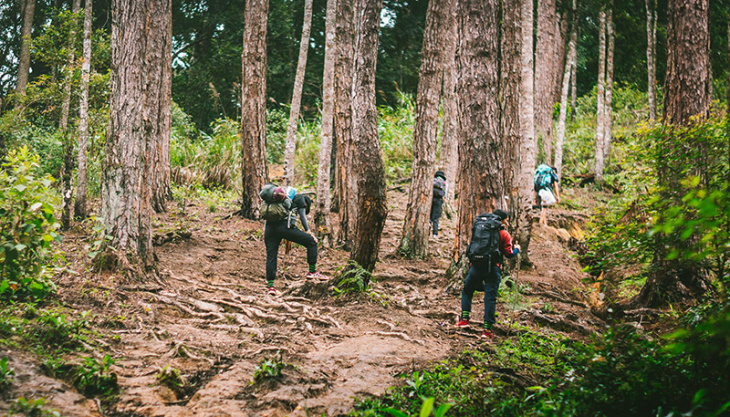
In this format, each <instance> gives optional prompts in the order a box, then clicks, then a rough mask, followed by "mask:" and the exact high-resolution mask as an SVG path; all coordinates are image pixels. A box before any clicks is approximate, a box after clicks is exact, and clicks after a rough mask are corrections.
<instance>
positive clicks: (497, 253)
mask: <svg viewBox="0 0 730 417" xmlns="http://www.w3.org/2000/svg"><path fill="white" fill-rule="evenodd" d="M508 219H509V213H507V212H506V211H504V210H500V209H496V210H494V211H493V212H492V213H484V214H480V215H478V216H477V217H476V219H474V223H473V224H472V228H471V236H472V237H471V243H469V247H468V248H467V250H466V256H467V257H468V258H469V260H470V261H471V264H470V266H469V273H468V274H467V275H466V280H464V289H463V290H462V291H461V320H459V322H458V323H456V327H468V326H469V316H470V314H471V301H472V298H473V297H474V291H484V330H483V331H482V334H481V336H480V337H481V338H482V339H486V340H491V339H492V338H494V333H493V332H492V327H493V326H494V323H495V322H496V320H495V314H494V313H495V310H496V306H497V290H499V284H500V281H501V280H502V262H503V258H505V257H506V258H512V257H513V256H515V255H517V254H518V253H519V252H520V245H517V244H515V245H512V237H511V236H510V234H509V232H507V226H508V225H509V222H508Z"/></svg>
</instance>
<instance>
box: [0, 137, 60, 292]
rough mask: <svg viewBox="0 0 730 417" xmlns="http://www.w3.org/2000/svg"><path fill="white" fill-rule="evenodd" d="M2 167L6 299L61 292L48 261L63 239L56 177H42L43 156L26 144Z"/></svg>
mask: <svg viewBox="0 0 730 417" xmlns="http://www.w3.org/2000/svg"><path fill="white" fill-rule="evenodd" d="M7 159H8V162H7V163H4V164H3V170H2V171H0V262H1V263H2V270H0V298H4V299H12V300H24V299H36V300H38V299H43V298H44V297H46V296H47V295H48V294H49V293H51V292H52V291H54V290H55V286H54V284H53V283H52V282H51V280H50V273H49V271H48V267H47V264H48V263H49V262H50V261H51V260H52V258H53V255H54V253H53V251H52V248H51V243H52V242H53V241H56V240H59V235H58V234H57V233H56V232H55V231H56V230H57V229H58V227H59V224H58V223H56V221H55V218H54V216H53V210H54V203H55V199H54V198H53V197H52V196H51V194H50V192H49V189H48V188H49V187H50V185H51V183H52V182H53V178H51V177H49V176H43V177H37V176H36V174H35V172H36V170H37V168H38V157H37V156H35V155H31V154H30V153H29V152H28V149H27V148H25V147H23V148H20V149H19V150H18V151H11V152H10V153H9V154H8V157H7Z"/></svg>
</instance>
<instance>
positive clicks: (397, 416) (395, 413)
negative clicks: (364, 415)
mask: <svg viewBox="0 0 730 417" xmlns="http://www.w3.org/2000/svg"><path fill="white" fill-rule="evenodd" d="M383 411H384V412H386V413H388V414H390V415H391V416H395V417H408V414H406V413H404V412H402V411H400V410H396V409H395V408H384V409H383Z"/></svg>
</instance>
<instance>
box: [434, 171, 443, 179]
mask: <svg viewBox="0 0 730 417" xmlns="http://www.w3.org/2000/svg"><path fill="white" fill-rule="evenodd" d="M434 177H441V178H443V179H446V174H444V171H436V174H434Z"/></svg>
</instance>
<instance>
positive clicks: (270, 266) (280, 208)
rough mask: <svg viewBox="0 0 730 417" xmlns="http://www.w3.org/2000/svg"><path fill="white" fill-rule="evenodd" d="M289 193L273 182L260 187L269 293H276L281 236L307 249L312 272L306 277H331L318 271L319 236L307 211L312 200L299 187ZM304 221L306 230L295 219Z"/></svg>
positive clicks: (325, 278)
mask: <svg viewBox="0 0 730 417" xmlns="http://www.w3.org/2000/svg"><path fill="white" fill-rule="evenodd" d="M291 190H293V189H290V190H289V191H290V194H291V198H290V197H289V196H287V190H285V189H284V188H282V187H277V186H275V185H273V184H267V185H265V186H264V188H263V189H262V190H261V193H260V194H259V197H261V199H262V200H263V201H262V203H261V207H260V208H259V213H260V215H261V218H262V219H264V220H266V223H265V225H264V244H265V245H266V284H267V292H268V293H269V294H271V295H276V289H275V288H274V279H275V278H276V269H277V263H278V257H279V246H280V245H281V241H282V239H286V240H288V241H290V242H294V243H298V244H300V245H302V246H304V247H305V248H306V249H307V263H308V264H309V272H308V273H307V279H317V280H328V279H329V278H327V277H326V276H324V275H322V274H321V273H319V272H317V238H316V237H315V236H314V235H313V234H312V232H311V231H310V229H309V224H308V223H307V216H306V215H307V214H308V213H309V209H310V207H311V205H312V200H311V199H310V198H309V197H307V196H305V195H302V194H297V193H296V190H294V191H293V192H291ZM297 218H299V220H300V221H301V223H302V227H303V228H304V231H302V230H300V229H299V228H297V226H296V219H297Z"/></svg>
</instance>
